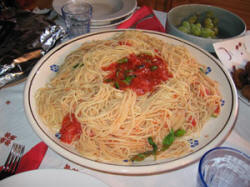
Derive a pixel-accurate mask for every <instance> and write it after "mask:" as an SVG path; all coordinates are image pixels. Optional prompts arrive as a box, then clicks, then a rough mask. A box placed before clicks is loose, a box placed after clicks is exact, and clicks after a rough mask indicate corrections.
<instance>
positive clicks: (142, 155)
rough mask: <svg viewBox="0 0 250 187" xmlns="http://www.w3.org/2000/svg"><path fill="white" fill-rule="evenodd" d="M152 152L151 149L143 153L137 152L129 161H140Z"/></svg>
mask: <svg viewBox="0 0 250 187" xmlns="http://www.w3.org/2000/svg"><path fill="white" fill-rule="evenodd" d="M152 154H153V151H146V152H144V153H139V154H137V155H135V156H133V157H132V158H131V161H136V162H140V161H143V160H145V159H146V158H147V157H149V156H150V155H152Z"/></svg>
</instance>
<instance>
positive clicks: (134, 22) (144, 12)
mask: <svg viewBox="0 0 250 187" xmlns="http://www.w3.org/2000/svg"><path fill="white" fill-rule="evenodd" d="M150 15H152V17H148V18H145V17H146V16H150ZM143 18H145V20H144V19H143ZM134 26H135V28H136V29H145V30H153V31H160V32H165V28H164V27H163V26H162V24H161V22H160V21H159V19H158V18H157V17H156V16H155V14H154V12H153V10H152V9H151V8H150V7H147V6H142V7H141V8H140V9H138V10H136V11H135V13H134V14H133V15H132V16H131V18H130V19H128V20H127V21H124V22H123V23H121V24H120V25H118V26H117V29H127V28H131V27H134Z"/></svg>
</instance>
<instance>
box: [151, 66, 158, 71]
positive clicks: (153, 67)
mask: <svg viewBox="0 0 250 187" xmlns="http://www.w3.org/2000/svg"><path fill="white" fill-rule="evenodd" d="M150 69H151V71H154V70H157V69H158V66H151V67H150Z"/></svg>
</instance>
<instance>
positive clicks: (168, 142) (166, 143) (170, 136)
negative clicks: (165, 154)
mask: <svg viewBox="0 0 250 187" xmlns="http://www.w3.org/2000/svg"><path fill="white" fill-rule="evenodd" d="M174 139H175V137H174V130H173V129H171V130H170V132H169V134H168V135H167V136H165V138H164V139H163V142H162V144H163V145H164V146H170V145H171V144H172V143H173V142H174Z"/></svg>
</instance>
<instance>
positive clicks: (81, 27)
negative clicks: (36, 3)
mask: <svg viewBox="0 0 250 187" xmlns="http://www.w3.org/2000/svg"><path fill="white" fill-rule="evenodd" d="M61 10H62V16H63V18H64V21H65V25H66V29H67V32H68V34H69V37H70V38H74V37H76V36H79V35H82V34H85V33H88V32H89V31H90V21H91V17H92V6H91V5H90V4H88V3H86V2H79V1H70V2H68V3H67V4H65V5H64V6H62V8H61Z"/></svg>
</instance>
